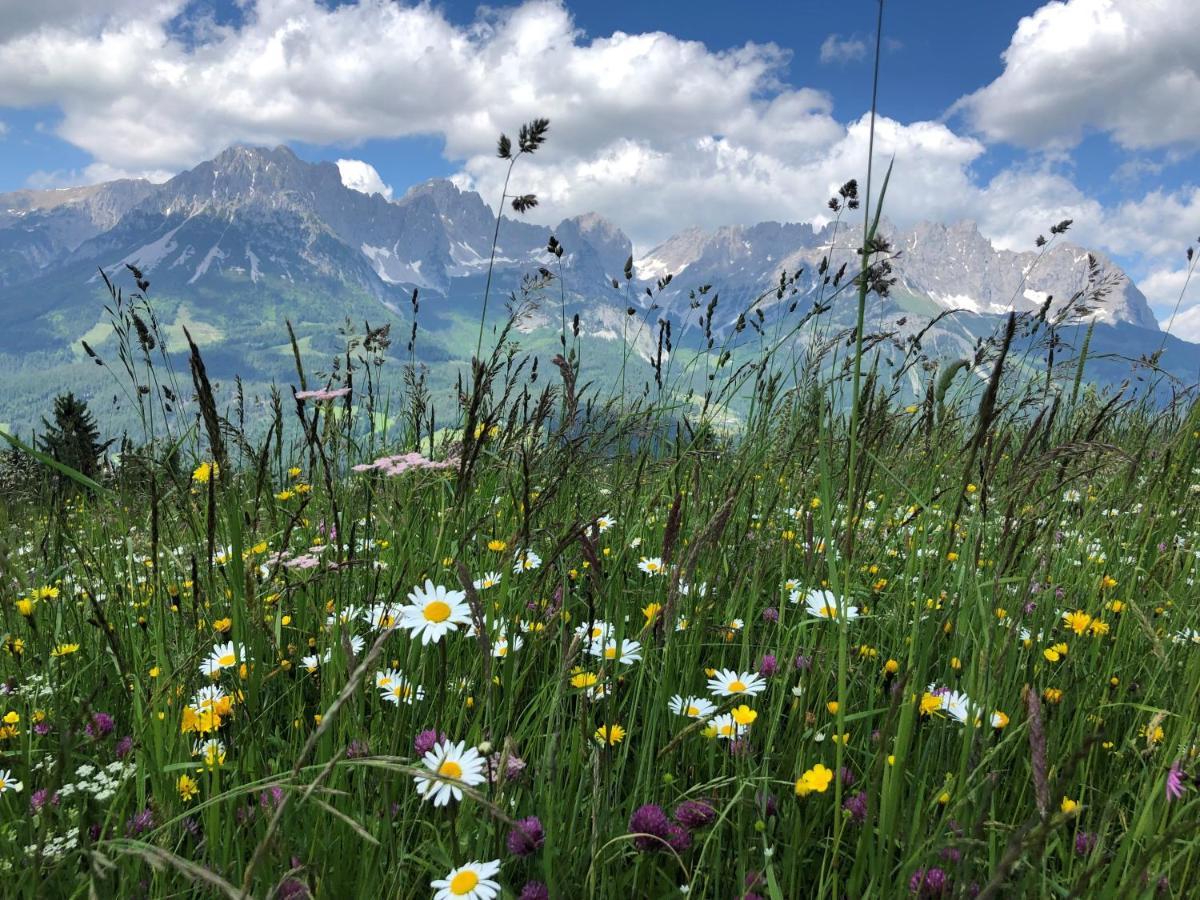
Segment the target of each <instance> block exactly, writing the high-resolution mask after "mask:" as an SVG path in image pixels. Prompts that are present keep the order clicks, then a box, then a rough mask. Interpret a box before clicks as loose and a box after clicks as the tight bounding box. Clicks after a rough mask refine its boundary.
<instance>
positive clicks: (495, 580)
mask: <svg viewBox="0 0 1200 900" xmlns="http://www.w3.org/2000/svg"><path fill="white" fill-rule="evenodd" d="M501 577H502V576H501V574H500V573H499V572H488V573H486V574H485V575H484V576H483V577H482V578H480V579H478V580H476V581H473V582H472V584H473V585H474V586H475V590H477V591H486V590H487V589H488V588H493V587H495V586H496V585H498V584H499V583H500V579H501Z"/></svg>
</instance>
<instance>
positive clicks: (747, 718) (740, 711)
mask: <svg viewBox="0 0 1200 900" xmlns="http://www.w3.org/2000/svg"><path fill="white" fill-rule="evenodd" d="M732 715H733V721H735V722H737V723H738V724H739V725H753V724H754V720H755V719H757V718H758V713H757V712H755V711H754V710H752V709H751V708H750V707H749V706H747V705H746V704H745V703H743V704H742V705H741V706H739V707H738V708H737V709H735V710H733V711H732Z"/></svg>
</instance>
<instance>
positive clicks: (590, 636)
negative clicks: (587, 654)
mask: <svg viewBox="0 0 1200 900" xmlns="http://www.w3.org/2000/svg"><path fill="white" fill-rule="evenodd" d="M615 630H616V629H615V626H613V625H611V624H610V623H608V622H604V621H600V620H597V621H595V622H584V623H583V624H582V625H577V626H575V637H577V638H579V639H580V640H586V641H590V642H591V643H595V642H597V641H600V642H604V641H607V640H608V639H609V638H610V637H611V636H612V633H613V631H615Z"/></svg>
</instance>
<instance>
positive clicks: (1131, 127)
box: [957, 0, 1200, 148]
mask: <svg viewBox="0 0 1200 900" xmlns="http://www.w3.org/2000/svg"><path fill="white" fill-rule="evenodd" d="M1198 30H1200V5H1197V4H1195V3H1193V2H1191V0H1067V2H1053V3H1047V4H1046V5H1045V6H1043V7H1041V8H1040V9H1038V10H1037V11H1036V12H1035V13H1033V15H1031V16H1027V17H1025V18H1023V19H1021V21H1020V24H1019V25H1018V26H1017V30H1016V33H1015V34H1014V35H1013V37H1012V41H1011V42H1010V44H1009V46H1008V49H1007V50H1005V51H1004V71H1003V72H1002V73H1001V74H1000V76H999V77H998V78H997V79H996V80H995V81H993V82H992V83H991V84H988V85H987V86H985V87H983V88H981V89H979V90H978V91H976V92H974V93H973V94H970V95H968V96H966V97H964V98H962V100H960V101H959V103H958V104H957V108H958V109H960V110H962V111H965V112H966V114H967V117H968V121H970V122H971V124H972V125H973V126H974V127H975V128H976V129H978V130H979V132H980V133H981V134H983V135H984V136H985V137H987V138H988V139H990V140H1000V141H1007V142H1009V143H1013V144H1018V145H1021V146H1025V147H1034V148H1043V147H1046V146H1053V145H1058V146H1073V145H1075V144H1076V143H1078V142H1079V141H1080V140H1081V139H1082V138H1083V137H1084V136H1085V135H1086V134H1087V133H1088V132H1090V131H1101V132H1106V133H1108V134H1110V135H1111V136H1112V137H1113V138H1114V139H1115V140H1116V141H1117V142H1118V143H1119V144H1120V145H1121V146H1123V147H1126V148H1150V147H1162V146H1168V145H1172V144H1180V143H1186V144H1195V143H1197V142H1198V141H1200V53H1197V52H1196V34H1197V31H1198Z"/></svg>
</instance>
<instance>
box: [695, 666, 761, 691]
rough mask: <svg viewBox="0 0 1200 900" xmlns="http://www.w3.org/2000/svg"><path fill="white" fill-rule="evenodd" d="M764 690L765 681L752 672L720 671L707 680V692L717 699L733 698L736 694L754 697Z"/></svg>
mask: <svg viewBox="0 0 1200 900" xmlns="http://www.w3.org/2000/svg"><path fill="white" fill-rule="evenodd" d="M766 689H767V683H766V681H764V680H763V679H762V677H761V676H760V675H757V674H756V673H754V672H735V671H734V670H733V669H721V670H720V671H718V672H717V673H716V674H715V675H713V677H712V678H710V679H709V680H708V692H709V693H710V694H713V695H714V696H717V697H733V696H735V695H737V694H748V695H750V696H754V695H755V694H761V693H762V692H763V691H765V690H766Z"/></svg>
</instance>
